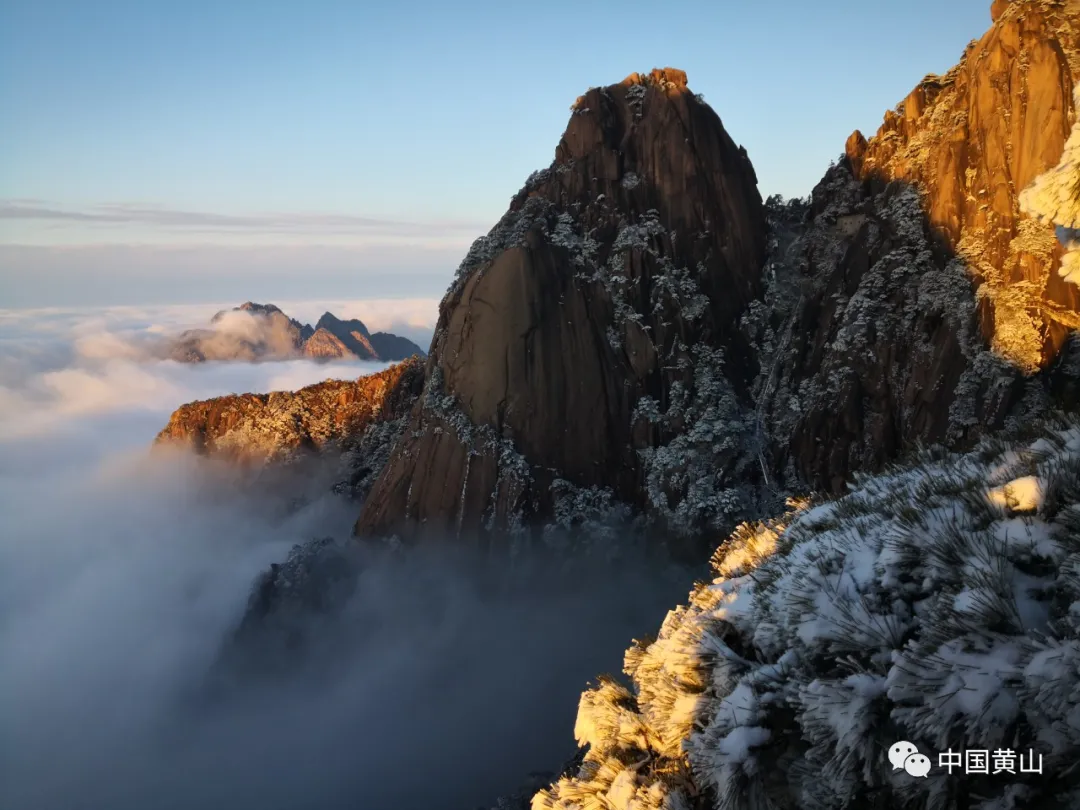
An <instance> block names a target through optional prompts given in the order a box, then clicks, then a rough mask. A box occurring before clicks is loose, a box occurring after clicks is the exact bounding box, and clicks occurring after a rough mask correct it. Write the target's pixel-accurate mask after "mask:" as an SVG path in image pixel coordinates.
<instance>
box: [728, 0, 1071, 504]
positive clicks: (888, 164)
mask: <svg viewBox="0 0 1080 810" xmlns="http://www.w3.org/2000/svg"><path fill="white" fill-rule="evenodd" d="M995 17H996V21H995V23H994V25H993V27H992V28H991V29H990V30H989V31H988V32H987V33H986V35H985V36H983V37H982V39H981V40H979V41H978V42H973V43H972V44H971V45H969V46H968V48H967V50H966V51H965V52H964V56H963V58H962V60H961V62H960V64H958V65H957V67H955V68H954V69H953V70H951V71H949V73H948V74H946V75H945V76H940V77H935V76H931V77H927V79H925V80H924V81H923V82H922V83H921V84H920V86H919V87H918V88H916V89H915V90H914V91H913V92H912V93H911V94H910V95H909V97H908V98H907V99H906V100H905V101H904V103H903V104H902V105H901V106H900V107H899V108H898V109H897V111H895V112H890V113H888V114H886V117H885V123H884V124H883V126H882V128H881V130H880V131H879V132H878V134H877V135H875V136H874V137H873V138H872V139H870V141H866V139H865V138H863V137H862V135H861V134H860V133H858V132H856V133H855V134H854V135H853V136H852V137H851V138H850V139H849V141H848V144H847V152H846V155H845V157H844V158H843V159H842V160H841V162H840V164H839V165H838V166H836V167H834V168H833V169H831V170H830V171H829V173H828V174H827V175H826V177H825V179H824V180H823V181H822V183H821V184H820V185H819V186H818V187H817V188H816V189H815V190H814V194H813V198H812V205H811V208H810V210H809V212H808V214H807V215H806V218H805V219H804V220H803V221H801V222H794V223H793V222H787V223H784V222H783V221H784V219H785V213H784V212H783V211H781V210H777V211H776V212H774V213H775V215H774V219H775V220H776V221H778V222H780V223H781V227H780V231H781V232H782V231H784V229H785V228H787V229H788V231H789V232H791V233H794V234H796V236H797V238H795V239H794V240H793V241H792V240H778V241H776V245H777V250H775V251H774V253H773V255H772V256H771V259H770V264H769V268H768V270H767V276H768V277H769V278H770V279H771V284H772V285H773V286H776V287H777V288H778V289H781V288H783V287H785V286H786V287H788V288H795V289H797V293H795V294H794V295H792V294H785V295H778V294H776V293H774V291H773V290H772V287H770V289H769V291H767V293H766V299H767V302H766V305H763V306H761V307H759V308H758V309H757V311H755V313H754V317H752V318H750V319H748V321H747V326H748V329H749V330H750V332H751V334H752V335H753V337H754V341H755V344H756V345H757V347H758V349H759V356H760V358H761V364H762V367H763V369H764V371H763V374H762V375H761V377H760V378H759V380H758V382H757V384H756V386H755V395H756V398H757V403H758V405H757V408H758V410H757V418H758V425H759V431H760V433H761V434H762V435H763V436H766V437H767V439H768V441H767V442H766V445H767V447H766V448H764V449H763V453H764V454H766V455H768V456H769V457H770V461H769V463H770V466H771V467H772V468H773V469H774V471H775V472H776V473H779V474H780V478H781V479H782V480H783V481H785V482H787V483H788V484H789V485H791V486H795V487H801V486H804V485H806V484H808V485H809V486H810V487H812V488H814V489H821V490H826V491H831V492H836V493H839V492H841V491H843V489H844V487H845V485H846V483H847V482H848V481H850V480H851V475H852V473H854V472H855V471H860V470H862V471H873V470H876V469H880V468H881V466H882V465H883V464H884V463H886V462H888V461H889V460H892V459H895V458H897V457H899V456H900V455H902V454H903V453H906V452H909V451H911V450H913V449H914V448H915V446H916V445H917V444H919V443H924V444H926V443H938V442H941V443H945V444H947V445H949V446H954V447H963V446H966V445H969V444H970V443H971V442H973V441H975V440H977V439H978V438H979V436H980V435H984V434H987V433H992V432H994V431H996V430H1000V429H1002V428H1005V427H1008V426H1010V425H1011V424H1014V423H1016V424H1019V423H1022V422H1023V421H1025V420H1030V419H1031V418H1032V417H1033V416H1034V415H1036V414H1038V413H1042V412H1045V411H1046V410H1048V408H1049V407H1050V405H1051V404H1052V401H1053V399H1054V398H1055V397H1057V396H1058V395H1059V393H1060V390H1061V389H1062V388H1063V387H1064V388H1068V387H1070V386H1071V383H1069V382H1068V379H1067V378H1069V377H1071V376H1075V371H1074V369H1075V368H1076V364H1075V359H1076V350H1077V346H1076V344H1075V343H1073V342H1068V341H1067V336H1068V332H1069V330H1071V329H1072V328H1074V327H1076V326H1078V325H1080V298H1078V296H1077V293H1078V290H1077V288H1076V287H1075V285H1072V284H1068V283H1066V282H1065V281H1064V279H1062V278H1061V276H1060V275H1059V267H1060V257H1061V253H1062V248H1061V246H1060V244H1059V243H1058V241H1057V240H1056V239H1055V237H1054V230H1053V228H1052V227H1051V226H1049V225H1047V224H1045V223H1040V222H1038V221H1036V220H1034V219H1030V218H1028V217H1026V216H1025V215H1022V214H1021V212H1020V209H1019V200H1018V198H1019V195H1020V192H1021V191H1022V190H1023V189H1024V188H1025V186H1026V185H1028V184H1030V183H1031V182H1032V181H1033V180H1034V179H1035V178H1036V177H1037V176H1038V175H1040V174H1041V173H1042V172H1045V171H1046V170H1047V169H1049V168H1051V167H1052V166H1054V165H1055V164H1056V163H1057V162H1058V160H1059V158H1060V157H1061V154H1062V150H1063V147H1064V143H1065V139H1066V137H1067V136H1068V133H1069V131H1070V128H1071V126H1072V123H1073V122H1074V121H1075V110H1074V108H1073V103H1072V87H1073V83H1074V81H1075V79H1080V62H1078V56H1077V47H1078V44H1080V3H1077V2H1075V0H1071V1H1070V2H1068V3H1061V2H1047V1H1044V0H1027V2H1014V3H1011V4H1007V5H1005V6H1000V5H999V6H997V7H996V9H995ZM781 241H782V242H783V244H781ZM1062 377H1064V378H1065V379H1062Z"/></svg>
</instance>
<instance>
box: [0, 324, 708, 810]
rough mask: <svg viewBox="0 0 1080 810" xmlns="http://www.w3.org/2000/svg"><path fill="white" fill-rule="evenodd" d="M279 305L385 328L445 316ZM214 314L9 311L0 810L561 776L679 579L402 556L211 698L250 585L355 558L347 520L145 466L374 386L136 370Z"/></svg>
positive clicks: (269, 375)
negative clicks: (291, 656)
mask: <svg viewBox="0 0 1080 810" xmlns="http://www.w3.org/2000/svg"><path fill="white" fill-rule="evenodd" d="M275 303H278V304H279V306H281V307H282V308H283V309H284V310H285V311H286V312H287V313H288V314H290V315H292V316H293V317H296V318H298V319H300V320H309V319H310V320H314V319H315V318H317V317H318V315H319V314H321V312H322V311H324V310H326V309H329V310H331V311H333V312H334V313H335V314H337V315H339V316H341V317H361V318H362V319H364V320H365V322H366V323H368V325H369V326H370V328H372V329H383V328H389V327H392V326H393V325H394V324H398V325H400V324H410V323H411V324H412V325H413V328H414V329H415V330H417V331H420V330H422V329H423V328H425V327H428V328H429V327H430V325H431V322H433V321H434V317H435V309H434V303H433V302H429V303H431V306H430V307H427V306H426V305H425V304H423V303H416V302H406V303H404V304H400V305H398V309H397V310H396V311H395V310H392V309H391V308H390V307H388V306H387V305H382V306H380V305H378V304H376V305H375V306H374V308H373V307H372V304H371V302H367V303H363V304H352V305H350V304H347V303H346V304H342V303H340V302H309V303H307V304H302V303H301V304H287V303H283V302H275ZM221 308H222V307H221V306H215V305H209V306H202V307H171V308H170V307H159V308H138V309H136V308H112V309H102V310H82V311H80V310H70V309H68V310H23V311H12V310H7V311H0V695H3V696H4V697H3V705H4V708H3V711H2V713H0V717H2V719H0V726H2V734H0V748H2V756H0V807H4V808H12V810H54V809H55V810H82V809H83V808H85V809H86V810H128V809H130V810H145V808H149V807H153V808H155V809H156V810H168V809H169V808H177V810H179V809H180V808H192V807H206V808H223V809H225V808H227V809H228V810H246V808H259V810H273V809H274V808H281V810H287V808H306V809H307V808H312V809H313V808H363V809H364V810H379V808H396V809H397V810H401V808H412V807H416V808H420V807H424V808H429V807H440V808H450V810H454V809H455V808H461V810H467V808H472V807H477V806H482V805H484V803H485V802H490V801H491V800H493V799H494V797H495V796H497V795H499V794H500V793H502V792H504V791H507V790H511V789H513V788H515V786H516V785H517V784H518V783H519V782H520V781H522V780H523V779H524V777H525V776H526V774H527V773H528V772H529V771H531V770H536V769H549V768H555V767H557V766H558V765H559V763H560V762H561V761H562V760H563V759H565V758H566V757H567V756H569V755H571V754H572V753H573V751H574V743H573V739H572V728H573V718H574V712H575V708H576V703H577V696H578V694H579V693H580V691H581V689H582V688H583V687H584V686H585V685H586V682H587V681H589V680H590V679H591V678H593V677H594V676H595V675H596V674H598V673H600V672H603V671H614V670H618V669H619V668H620V666H621V654H622V650H623V649H624V648H625V646H626V645H627V643H628V641H629V639H630V638H632V637H634V636H640V635H642V634H644V633H647V632H651V631H655V630H656V628H657V627H658V625H659V622H660V620H661V619H662V617H663V615H664V612H665V610H666V607H667V606H668V605H670V604H673V603H675V602H676V601H678V600H679V599H680V598H682V597H683V596H685V593H686V590H687V589H688V586H689V579H690V575H688V574H687V573H686V572H685V571H681V570H678V569H675V568H672V569H671V570H670V571H667V572H663V571H658V570H657V569H656V568H655V567H651V566H649V565H647V564H645V563H642V564H640V565H639V564H635V563H634V562H633V560H632V559H630V560H628V561H627V562H625V563H624V564H623V565H621V566H619V567H612V568H610V569H604V570H599V569H598V568H597V567H596V566H595V565H594V564H592V563H591V562H590V561H587V560H582V561H580V564H574V562H573V561H571V562H570V563H569V564H567V563H565V562H564V563H561V564H560V565H559V566H558V568H557V569H552V568H549V567H547V564H540V563H539V562H538V563H537V564H536V571H535V572H534V575H529V576H524V577H522V576H520V571H519V572H518V576H516V578H514V579H513V585H512V587H507V585H506V583H507V582H510V579H508V578H504V577H503V576H502V573H501V572H500V571H499V570H497V567H496V570H494V571H493V570H492V569H491V566H484V565H480V564H479V563H478V561H477V560H475V559H473V558H470V556H469V553H468V552H466V551H454V550H446V551H444V552H441V553H439V554H437V555H436V554H435V553H434V552H431V553H425V554H421V555H417V556H413V557H407V558H405V559H399V560H397V561H396V562H394V563H392V564H391V563H387V564H385V565H384V566H381V567H375V568H368V569H366V570H365V571H364V572H363V575H362V576H361V578H360V580H359V582H358V584H357V587H356V590H355V593H354V595H353V597H352V599H351V601H350V603H349V605H348V606H347V608H346V609H345V610H344V612H343V614H342V615H341V616H340V617H339V618H338V619H337V620H335V621H329V620H326V626H325V628H324V627H323V626H322V625H321V624H320V621H322V620H316V619H313V623H312V628H311V629H312V633H313V634H315V635H316V636H318V635H319V634H320V633H321V634H323V635H324V636H325V639H324V641H325V643H323V644H321V645H316V648H317V649H319V650H321V652H320V653H318V654H315V653H312V656H313V657H311V658H310V660H301V661H297V662H296V663H297V666H296V667H295V669H293V670H291V671H290V673H289V674H286V675H282V676H277V677H275V678H268V679H265V680H264V679H256V680H255V681H253V682H251V683H250V684H240V688H236V689H233V690H232V691H229V692H228V693H226V694H224V695H221V694H219V695H217V696H216V697H215V698H214V699H212V700H210V699H206V700H204V699H202V698H201V697H199V695H200V692H199V690H200V688H201V687H200V685H201V684H203V683H204V682H205V678H206V674H207V672H208V670H209V669H210V668H211V667H212V666H213V664H214V663H215V661H216V660H217V657H218V654H219V652H220V650H221V649H222V645H223V643H224V641H225V640H226V639H227V638H229V637H230V635H231V634H232V633H233V631H234V630H235V628H236V626H237V624H238V622H239V620H240V618H241V616H242V615H243V612H244V609H245V605H246V603H247V600H248V596H249V593H250V590H251V585H252V582H253V581H254V579H255V578H256V576H257V575H258V574H259V572H261V571H263V570H265V569H266V568H267V567H268V566H269V564H270V563H272V562H275V561H282V560H283V559H284V558H285V557H286V555H287V553H288V550H289V549H290V547H291V546H292V545H293V544H294V543H297V542H302V541H304V540H306V539H308V538H310V537H313V536H326V535H331V536H336V537H341V538H346V537H347V536H348V534H349V531H350V527H351V524H352V522H353V521H354V519H355V517H356V506H355V505H353V504H348V503H345V502H343V501H341V500H339V499H336V498H334V497H332V496H330V495H325V496H323V495H321V494H320V496H319V497H316V498H314V499H312V500H311V501H310V502H309V503H308V504H307V505H306V506H304V507H303V508H301V509H299V510H288V509H286V508H285V506H284V504H282V503H280V502H279V501H278V500H276V499H275V498H273V497H272V496H270V495H269V494H265V493H260V492H258V491H252V489H251V488H250V487H247V488H241V487H238V486H236V485H235V483H234V480H233V478H232V477H231V476H230V471H228V470H227V469H223V468H221V467H220V466H218V465H216V464H214V463H211V462H207V461H206V460H200V459H196V458H193V457H189V456H185V455H178V454H174V453H153V454H151V453H150V446H151V443H152V441H153V438H154V436H155V434H156V433H157V431H158V430H160V428H161V427H162V426H163V425H164V424H165V422H166V421H167V419H168V416H169V414H170V412H171V411H172V410H173V409H174V408H175V407H177V406H178V405H180V404H181V403H183V402H186V401H190V400H193V399H202V398H207V397H212V396H218V395H222V394H228V393H233V392H244V391H269V390H275V389H295V388H297V387H301V386H303V385H306V384H310V383H314V382H317V381H320V380H322V379H325V378H327V377H338V378H348V377H354V376H357V375H359V374H362V373H367V372H369V371H374V370H377V369H378V368H381V365H379V364H364V363H335V364H329V365H319V364H316V363H311V362H306V361H290V362H268V363H256V364H248V363H206V364H198V365H185V364H178V363H175V362H171V361H161V360H155V359H152V358H151V357H149V356H148V355H147V354H146V352H144V351H143V350H142V348H141V347H143V346H144V345H145V341H147V340H150V339H152V338H153V337H155V336H157V335H161V334H166V333H172V332H174V331H177V330H179V329H182V328H184V327H189V326H197V325H200V324H204V323H205V322H206V321H207V320H208V319H209V318H210V316H211V315H212V314H213V313H214V312H215V311H217V310H218V309H221ZM399 333H400V332H399ZM414 339H415V338H414ZM422 345H426V341H425V343H423V344H422ZM586 617H587V618H586ZM313 649H315V648H313ZM326 650H333V655H329V654H328V653H327V652H326Z"/></svg>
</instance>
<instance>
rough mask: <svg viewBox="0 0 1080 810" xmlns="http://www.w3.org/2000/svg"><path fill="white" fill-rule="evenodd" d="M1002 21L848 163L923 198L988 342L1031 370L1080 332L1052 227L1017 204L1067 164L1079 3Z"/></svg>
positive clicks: (1005, 15)
mask: <svg viewBox="0 0 1080 810" xmlns="http://www.w3.org/2000/svg"><path fill="white" fill-rule="evenodd" d="M993 17H994V20H995V22H994V25H993V26H992V27H991V29H990V30H989V31H988V32H987V33H986V34H985V35H984V36H983V37H982V38H981V39H979V40H978V41H974V42H972V43H971V44H970V45H969V46H968V47H967V49H966V50H965V51H964V54H963V56H962V58H961V60H960V62H959V63H958V64H957V65H956V67H954V68H953V69H952V70H950V71H949V72H948V73H946V74H945V75H943V76H936V75H930V76H927V77H926V78H925V79H923V81H922V82H921V83H920V84H919V85H918V86H917V87H916V88H915V89H914V90H912V91H911V93H910V94H909V95H908V97H907V98H906V99H905V100H904V101H903V102H902V103H901V104H900V105H899V106H898V107H897V108H896V109H895V110H891V111H889V112H888V113H886V115H885V121H884V123H883V124H882V126H881V128H880V129H879V130H878V132H877V134H876V135H874V136H873V137H872V138H870V139H869V141H866V140H860V139H861V136H853V139H854V140H853V141H849V143H848V148H847V156H848V158H849V159H850V161H851V163H852V166H853V167H854V168H855V170H856V173H857V174H858V176H859V177H860V179H867V178H878V179H882V180H886V181H888V180H901V181H904V182H907V183H910V184H912V185H914V186H916V187H917V188H918V189H920V191H922V192H923V194H924V204H925V208H926V212H927V215H928V216H929V218H930V222H931V223H932V224H933V226H934V227H935V229H936V230H937V231H938V232H939V233H940V234H941V235H942V236H943V237H944V239H945V241H946V243H947V244H948V245H949V247H950V248H951V249H952V250H954V251H955V252H956V253H957V254H958V255H959V256H960V257H961V258H963V259H964V261H965V262H966V263H967V265H968V267H969V269H970V272H971V274H972V277H973V280H974V282H975V286H976V290H977V293H976V294H977V296H978V299H979V305H980V319H981V326H982V331H983V334H984V337H985V338H986V339H987V340H988V341H989V342H990V344H991V345H992V346H993V348H994V349H995V351H996V352H997V353H998V354H999V355H1001V356H1002V357H1005V358H1006V359H1008V360H1009V361H1011V362H1013V363H1014V364H1016V365H1018V366H1019V367H1021V368H1022V369H1024V370H1025V371H1029V372H1030V371H1035V370H1037V369H1039V368H1042V367H1044V366H1045V365H1046V364H1047V363H1048V362H1049V361H1050V359H1051V358H1052V357H1053V356H1054V355H1055V354H1056V352H1057V351H1058V350H1059V349H1060V348H1061V345H1062V343H1063V342H1064V340H1065V337H1066V335H1067V334H1068V333H1069V331H1070V330H1072V329H1076V328H1077V327H1080V316H1078V315H1077V311H1078V310H1080V288H1078V287H1077V286H1076V285H1074V284H1068V283H1066V282H1065V281H1064V280H1063V279H1062V278H1061V277H1060V275H1059V274H1058V272H1057V271H1058V269H1059V266H1060V258H1061V253H1062V249H1061V246H1060V245H1059V244H1058V242H1057V241H1056V240H1055V238H1054V234H1053V232H1052V231H1051V230H1049V229H1047V228H1045V227H1044V226H1042V225H1040V224H1039V223H1037V222H1035V221H1034V220H1032V219H1030V218H1028V217H1027V216H1024V215H1022V214H1021V211H1020V203H1019V197H1020V193H1021V192H1022V191H1023V190H1024V189H1025V188H1027V187H1028V186H1029V185H1030V184H1031V183H1032V181H1034V180H1035V178H1036V177H1038V176H1039V175H1040V174H1042V173H1043V172H1045V171H1046V170H1047V169H1049V168H1051V167H1053V166H1054V165H1055V164H1056V163H1057V162H1058V159H1059V158H1060V157H1061V153H1062V150H1063V148H1064V145H1065V141H1066V139H1067V138H1068V136H1069V132H1070V130H1071V129H1072V124H1073V121H1074V120H1075V116H1076V110H1075V109H1074V107H1073V98H1072V95H1073V87H1074V85H1075V84H1076V83H1077V82H1078V81H1080V3H1077V2H1076V1H1075V0H1069V1H1068V2H1060V1H1059V0H1023V1H1022V2H1021V1H1020V0H1018V1H1017V2H1010V3H995V4H994V9H993Z"/></svg>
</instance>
